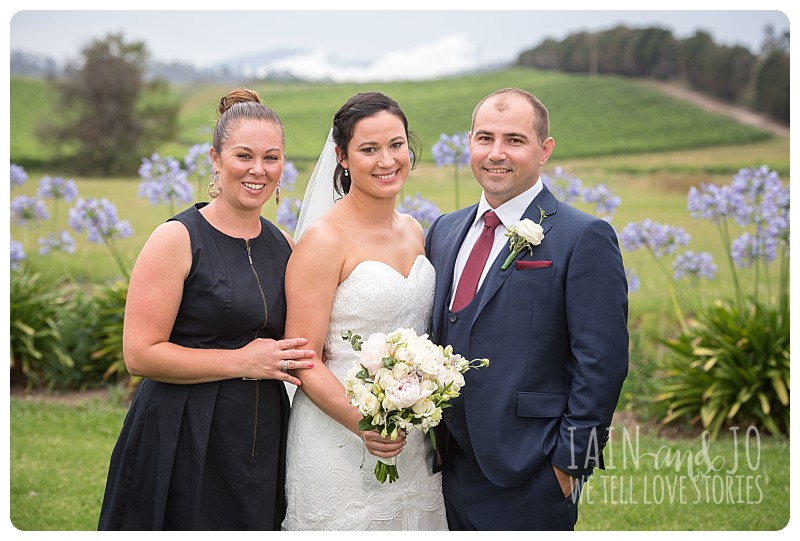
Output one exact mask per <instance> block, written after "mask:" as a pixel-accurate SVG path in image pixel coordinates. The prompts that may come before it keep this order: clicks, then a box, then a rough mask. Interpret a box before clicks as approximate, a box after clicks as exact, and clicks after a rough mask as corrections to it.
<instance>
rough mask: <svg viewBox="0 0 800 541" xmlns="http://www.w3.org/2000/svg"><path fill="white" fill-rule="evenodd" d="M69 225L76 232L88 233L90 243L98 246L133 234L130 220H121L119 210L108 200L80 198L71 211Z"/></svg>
mask: <svg viewBox="0 0 800 541" xmlns="http://www.w3.org/2000/svg"><path fill="white" fill-rule="evenodd" d="M69 225H70V227H72V228H73V229H74V230H75V232H77V233H82V232H84V231H86V238H87V239H88V240H89V242H94V243H97V244H100V243H103V242H105V241H106V240H110V239H124V238H126V237H129V236H131V235H132V234H133V229H132V228H131V225H130V223H129V222H128V220H120V219H119V217H118V216H117V208H116V207H115V206H114V204H113V203H111V202H110V201H109V200H108V199H106V198H103V199H95V198H94V197H90V198H89V199H83V198H80V199H78V200H77V201H76V202H75V206H74V207H72V208H71V209H69Z"/></svg>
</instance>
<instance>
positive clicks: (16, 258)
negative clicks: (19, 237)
mask: <svg viewBox="0 0 800 541" xmlns="http://www.w3.org/2000/svg"><path fill="white" fill-rule="evenodd" d="M10 248H11V268H12V269H14V270H19V266H20V263H22V262H23V261H25V257H26V255H25V248H24V247H23V246H22V243H21V242H19V241H16V240H14V239H11V245H10Z"/></svg>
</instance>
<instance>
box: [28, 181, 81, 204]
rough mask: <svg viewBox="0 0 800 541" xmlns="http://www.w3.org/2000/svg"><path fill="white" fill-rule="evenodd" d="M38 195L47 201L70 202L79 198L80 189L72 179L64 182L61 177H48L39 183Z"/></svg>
mask: <svg viewBox="0 0 800 541" xmlns="http://www.w3.org/2000/svg"><path fill="white" fill-rule="evenodd" d="M37 193H38V194H39V197H43V198H45V199H63V200H64V201H67V202H69V201H73V200H74V199H75V198H76V197H78V187H77V186H76V185H75V181H74V180H72V179H70V180H64V179H63V178H61V177H50V176H46V177H42V180H40V181H39V189H38V190H37Z"/></svg>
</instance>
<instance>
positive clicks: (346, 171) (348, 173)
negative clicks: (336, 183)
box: [344, 169, 350, 177]
mask: <svg viewBox="0 0 800 541" xmlns="http://www.w3.org/2000/svg"><path fill="white" fill-rule="evenodd" d="M344 176H346V177H349V176H350V171H349V170H348V169H345V170H344Z"/></svg>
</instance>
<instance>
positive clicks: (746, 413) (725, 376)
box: [658, 301, 789, 438]
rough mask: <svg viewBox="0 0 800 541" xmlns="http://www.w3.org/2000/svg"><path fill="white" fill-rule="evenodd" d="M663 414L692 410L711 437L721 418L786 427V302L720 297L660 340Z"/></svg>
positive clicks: (777, 430)
mask: <svg viewBox="0 0 800 541" xmlns="http://www.w3.org/2000/svg"><path fill="white" fill-rule="evenodd" d="M664 343H665V345H666V346H667V347H668V348H669V350H670V351H672V352H673V353H674V354H675V355H668V356H667V357H666V358H665V360H664V363H665V374H666V379H665V381H664V383H663V385H662V389H661V391H662V392H661V394H660V396H659V397H658V398H659V399H660V400H665V401H667V402H668V403H669V408H670V411H669V415H668V416H667V417H666V418H665V419H664V422H665V423H666V422H670V421H673V420H675V419H678V418H681V417H684V416H687V415H688V416H690V417H692V421H693V422H698V421H699V422H700V423H701V424H702V426H703V427H704V428H706V429H708V430H709V431H710V433H711V436H712V437H714V438H715V437H716V436H717V434H718V433H719V430H720V428H722V427H723V426H724V425H725V423H726V422H727V423H732V422H734V421H735V422H745V423H748V424H749V425H752V426H756V427H758V428H764V429H766V430H768V431H769V432H771V433H772V434H776V435H777V434H785V433H788V429H789V303H788V302H779V303H777V305H776V306H769V305H765V304H763V303H758V302H755V301H753V303H752V304H750V305H748V306H745V307H744V308H740V306H739V304H738V303H736V302H733V301H718V302H716V303H715V304H713V305H712V306H710V307H709V308H708V309H707V310H706V311H704V312H702V313H701V314H699V315H698V319H697V321H694V322H691V323H690V324H689V330H688V332H685V333H683V334H681V335H680V336H679V337H677V338H675V339H671V340H667V341H665V342H664Z"/></svg>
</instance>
